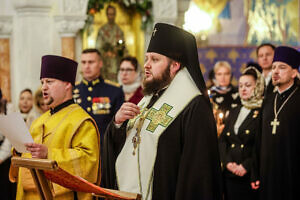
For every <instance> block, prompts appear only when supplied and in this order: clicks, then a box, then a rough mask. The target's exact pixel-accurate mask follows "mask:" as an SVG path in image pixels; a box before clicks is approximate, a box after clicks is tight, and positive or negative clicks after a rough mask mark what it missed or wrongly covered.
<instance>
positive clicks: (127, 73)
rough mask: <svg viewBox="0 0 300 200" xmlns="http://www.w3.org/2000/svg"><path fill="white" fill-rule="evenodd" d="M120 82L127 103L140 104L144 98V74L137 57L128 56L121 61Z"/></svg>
mask: <svg viewBox="0 0 300 200" xmlns="http://www.w3.org/2000/svg"><path fill="white" fill-rule="evenodd" d="M118 81H119V84H121V85H122V89H123V91H124V94H125V101H127V102H131V103H135V104H138V102H139V101H140V100H141V99H142V98H143V93H142V87H141V82H142V73H141V71H140V68H139V64H138V61H137V59H136V58H135V57H131V56H127V57H124V58H123V59H122V60H121V64H120V69H119V74H118Z"/></svg>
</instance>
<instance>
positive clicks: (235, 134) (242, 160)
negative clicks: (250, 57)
mask: <svg viewBox="0 0 300 200" xmlns="http://www.w3.org/2000/svg"><path fill="white" fill-rule="evenodd" d="M263 92H264V79H263V77H262V76H261V73H260V72H259V71H258V70H257V69H256V68H255V67H251V66H250V67H248V68H246V69H245V71H244V72H243V74H242V75H241V77H240V79H239V95H240V98H241V103H242V105H240V106H237V107H236V108H234V109H232V110H231V111H230V114H229V116H228V120H227V121H226V124H225V128H224V130H223V131H222V133H221V135H220V138H219V145H220V155H221V162H222V166H223V169H224V170H223V178H224V179H223V180H224V193H225V194H224V195H225V199H226V200H240V199H243V200H250V199H251V200H253V199H257V194H256V191H255V190H253V189H252V188H251V185H250V177H251V173H252V172H253V162H254V160H255V159H254V152H255V146H254V140H255V137H256V136H257V134H260V126H259V123H260V121H259V118H260V109H261V105H262V101H263Z"/></svg>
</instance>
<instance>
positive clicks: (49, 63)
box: [40, 55, 78, 86]
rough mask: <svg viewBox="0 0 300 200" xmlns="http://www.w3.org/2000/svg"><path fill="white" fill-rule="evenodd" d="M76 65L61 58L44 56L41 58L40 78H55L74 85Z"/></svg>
mask: <svg viewBox="0 0 300 200" xmlns="http://www.w3.org/2000/svg"><path fill="white" fill-rule="evenodd" d="M77 65H78V63H77V62H75V61H74V60H70V59H68V58H64V57H61V56H54V55H46V56H43V57H42V66H41V77H40V79H42V78H55V79H59V80H61V81H66V82H70V83H71V84H72V85H73V86H74V85H75V79H76V72H77Z"/></svg>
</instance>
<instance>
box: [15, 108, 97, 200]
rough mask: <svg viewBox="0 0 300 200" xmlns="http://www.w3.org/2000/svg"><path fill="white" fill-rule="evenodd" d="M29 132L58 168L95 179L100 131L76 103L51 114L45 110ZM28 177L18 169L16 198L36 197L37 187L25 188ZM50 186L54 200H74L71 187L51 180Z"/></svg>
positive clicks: (85, 195)
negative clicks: (62, 185) (44, 148)
mask: <svg viewBox="0 0 300 200" xmlns="http://www.w3.org/2000/svg"><path fill="white" fill-rule="evenodd" d="M30 133H31V135H32V137H33V140H34V142H35V143H39V144H45V145H46V146H47V147H48V159H51V160H55V161H57V163H58V165H59V167H61V168H62V169H64V170H66V171H68V172H69V173H71V174H73V175H77V176H80V177H82V178H84V179H86V180H88V181H89V182H91V183H97V182H98V180H99V179H100V176H99V171H100V170H99V169H100V166H99V165H100V164H99V154H100V150H99V149H100V139H99V132H98V129H97V125H96V123H95V122H94V120H93V119H92V118H91V117H90V116H89V115H88V114H87V113H86V112H85V111H84V110H83V109H82V108H81V107H80V106H79V105H77V104H71V105H69V106H67V107H65V108H63V109H61V110H60V111H58V112H57V113H55V114H53V115H50V111H48V112H46V113H44V114H43V115H42V116H41V117H39V118H38V119H37V120H35V121H34V122H33V124H32V125H31V128H30ZM22 157H27V158H28V157H31V154H29V153H24V154H22ZM26 171H27V172H26ZM28 179H29V180H28ZM30 179H31V180H32V178H31V175H30V172H29V171H28V170H27V169H25V168H20V171H19V176H18V188H17V198H16V199H17V200H26V199H30V200H34V199H39V196H38V193H37V191H36V190H32V189H30V188H29V190H28V189H27V188H26V185H29V184H28V183H27V182H30ZM24 182H25V183H24ZM24 186H25V187H24ZM53 189H54V192H55V198H54V199H55V200H59V199H63V200H68V199H70V200H71V199H74V197H73V196H74V192H73V191H71V190H68V189H66V188H64V187H61V186H59V185H57V184H54V183H53ZM77 196H78V199H92V196H91V194H86V193H80V192H77Z"/></svg>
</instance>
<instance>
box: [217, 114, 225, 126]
mask: <svg viewBox="0 0 300 200" xmlns="http://www.w3.org/2000/svg"><path fill="white" fill-rule="evenodd" d="M223 118H224V114H223V113H222V112H220V113H219V114H218V121H219V123H220V124H222V123H223Z"/></svg>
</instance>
